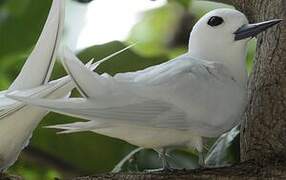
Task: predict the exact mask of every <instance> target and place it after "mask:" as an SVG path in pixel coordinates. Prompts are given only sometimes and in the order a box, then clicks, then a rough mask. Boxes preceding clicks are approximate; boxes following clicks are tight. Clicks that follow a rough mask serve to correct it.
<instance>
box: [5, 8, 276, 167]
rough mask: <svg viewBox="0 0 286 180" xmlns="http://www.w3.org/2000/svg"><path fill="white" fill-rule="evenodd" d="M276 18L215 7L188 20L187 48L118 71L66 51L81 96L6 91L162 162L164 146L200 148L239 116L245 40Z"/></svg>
mask: <svg viewBox="0 0 286 180" xmlns="http://www.w3.org/2000/svg"><path fill="white" fill-rule="evenodd" d="M280 21H281V20H279V19H276V20H271V21H266V22H262V23H257V24H249V23H248V20H247V18H246V16H245V15H244V14H243V13H241V12H239V11H237V10H233V9H217V10H213V11H211V12H209V13H207V14H206V15H204V16H203V17H202V18H201V19H200V20H199V21H198V22H197V23H196V24H195V26H194V27H193V30H192V32H191V34H190V39H189V49H188V52H187V53H185V54H183V55H181V56H179V57H177V58H174V59H172V60H170V61H168V62H165V63H162V64H159V65H156V66H152V67H149V68H147V69H144V70H140V71H136V72H127V73H119V74H116V75H115V76H110V75H108V74H102V75H99V74H97V73H94V72H92V71H90V70H89V69H88V68H86V67H85V66H84V65H83V64H82V63H81V62H80V61H79V60H78V59H77V58H76V57H75V56H74V55H73V54H72V53H71V52H69V51H66V52H65V53H66V57H67V58H66V59H64V61H63V65H64V67H65V69H66V70H67V72H68V73H69V74H70V76H71V77H72V79H73V81H74V82H75V84H76V86H77V88H78V90H79V91H80V92H81V94H82V95H83V98H69V99H58V100H49V99H43V98H29V97H21V96H20V95H17V94H12V95H9V97H11V98H14V99H16V100H19V101H23V102H25V103H28V104H32V105H36V106H39V107H43V108H45V109H48V110H51V111H55V112H58V113H62V114H66V115H71V116H75V117H79V118H83V119H87V120H89V121H87V122H76V123H71V124H63V125H56V126H52V127H53V128H59V129H64V130H65V131H64V132H66V133H70V132H79V131H93V132H95V133H99V134H103V135H107V136H110V137H113V138H119V139H122V140H124V141H127V142H129V143H131V144H134V145H137V146H140V147H144V148H152V149H155V150H157V151H159V152H160V153H161V156H162V159H163V168H165V169H166V168H169V165H168V163H167V161H166V158H165V150H166V149H167V148H172V147H186V148H195V149H196V150H197V151H198V152H202V151H203V143H202V138H203V137H218V136H219V135H221V134H223V133H224V132H226V131H228V130H230V129H231V128H233V127H234V126H236V125H237V124H239V123H240V117H241V115H242V113H243V111H244V109H245V105H246V99H247V98H246V82H247V78H248V76H247V72H246V64H245V58H246V51H247V42H248V41H249V40H250V39H251V38H252V37H254V36H255V35H257V34H258V33H260V32H262V31H264V30H266V29H267V28H269V27H271V26H273V25H275V24H277V23H278V22H280ZM200 154H201V153H200ZM200 163H203V160H202V158H201V159H200Z"/></svg>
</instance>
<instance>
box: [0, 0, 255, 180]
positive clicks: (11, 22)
mask: <svg viewBox="0 0 286 180" xmlns="http://www.w3.org/2000/svg"><path fill="white" fill-rule="evenodd" d="M51 2H52V1H51V0H41V1H39V0H0V89H1V90H4V89H7V88H8V87H9V85H10V84H11V82H12V81H13V80H14V79H15V78H16V76H17V74H18V73H19V71H20V69H21V67H22V65H23V64H24V62H25V60H26V58H27V56H28V55H29V53H30V52H31V50H32V48H33V46H34V45H35V43H36V41H37V38H38V36H39V34H40V32H41V29H42V27H43V25H44V23H45V20H46V17H47V14H48V11H49V8H50V5H51ZM221 7H228V8H232V7H231V6H228V5H225V4H221V3H214V2H208V1H198V0H156V1H154V0H136V1H135V0H93V1H92V0H66V20H65V30H64V37H63V39H62V41H63V42H62V43H64V44H66V45H67V46H69V47H70V48H72V49H73V50H74V51H75V52H77V53H78V56H79V57H80V59H81V60H82V61H84V62H87V61H88V60H90V59H91V58H95V60H100V59H101V58H103V57H105V56H107V55H109V54H111V53H113V52H115V51H118V50H120V49H122V48H124V47H126V46H128V45H129V44H133V43H137V45H136V46H135V47H133V48H132V49H131V50H128V51H126V52H124V53H122V54H120V55H118V56H116V57H115V58H113V60H111V61H108V62H106V63H104V64H103V65H101V66H100V68H98V72H99V73H102V72H107V73H109V74H115V73H117V72H126V71H134V70H139V69H143V68H145V67H148V66H151V65H154V64H159V63H162V62H164V61H166V60H169V59H171V58H173V57H175V56H177V55H179V54H181V53H184V52H185V51H186V50H187V49H186V48H187V44H188V38H189V32H190V31H191V29H192V26H193V25H194V23H195V22H196V21H197V20H198V19H199V18H200V17H201V16H202V15H204V14H205V13H206V12H208V11H210V10H212V9H216V8H221ZM255 45H256V42H255V40H252V42H251V43H250V44H249V51H248V56H247V65H248V70H249V71H251V66H252V59H253V55H254V53H255ZM63 75H65V71H64V70H63V68H62V66H61V65H60V63H57V64H56V66H55V68H54V72H53V79H56V78H58V77H61V76H63ZM77 95H78V93H77V92H76V91H75V92H74V96H77ZM74 121H80V120H79V119H75V118H71V117H67V116H63V115H59V114H55V113H50V114H49V115H48V116H46V117H45V118H44V120H43V121H42V123H41V124H40V125H39V126H38V129H37V130H36V131H35V132H34V134H33V138H32V140H31V143H30V145H29V146H28V147H27V148H26V149H25V150H24V151H23V153H22V154H21V156H20V157H19V160H18V161H17V163H16V164H15V165H14V166H13V167H12V168H10V169H9V172H10V173H13V174H18V175H21V176H23V177H24V178H25V179H28V180H34V179H35V180H38V179H47V180H48V179H53V178H54V177H60V178H65V177H71V176H79V175H87V174H96V173H102V172H109V171H111V170H113V169H114V168H115V167H116V168H115V169H114V171H134V170H136V171H142V170H143V169H151V168H158V167H161V164H160V160H159V158H158V156H157V155H156V153H154V152H153V151H151V150H142V151H139V152H138V153H136V154H135V155H134V156H127V155H128V154H129V153H131V152H132V151H134V150H136V148H137V147H134V146H132V145H130V144H127V143H125V142H122V141H120V140H117V139H111V138H108V137H105V136H101V135H97V134H95V133H89V132H86V133H77V134H67V135H57V134H56V131H55V130H51V129H45V128H43V126H46V125H52V124H59V123H67V122H74ZM238 129H239V127H236V128H234V129H233V130H232V131H230V132H229V133H227V134H224V135H223V136H222V137H220V138H218V139H207V140H206V148H205V155H206V161H207V163H208V164H209V165H213V166H221V165H226V164H232V163H235V162H237V161H238V160H239V132H238ZM11 131H12V130H11ZM0 141H1V137H0ZM197 159H198V157H197V153H196V152H195V151H192V150H176V151H174V152H172V153H171V157H169V161H170V162H171V164H172V166H173V167H177V168H183V167H184V168H196V167H198V164H197Z"/></svg>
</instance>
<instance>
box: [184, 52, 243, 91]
mask: <svg viewBox="0 0 286 180" xmlns="http://www.w3.org/2000/svg"><path fill="white" fill-rule="evenodd" d="M246 52H247V51H246V48H241V49H233V50H232V49H227V50H225V52H223V53H221V52H218V51H215V50H213V49H212V48H210V49H208V50H207V52H205V50H204V51H202V49H201V48H197V49H189V53H190V54H191V56H193V57H196V58H199V59H203V60H206V61H214V62H219V63H222V64H224V65H225V66H226V67H227V68H228V69H229V71H230V73H231V75H232V76H233V77H234V79H235V80H236V81H237V82H239V84H241V85H242V86H243V87H245V86H246V83H247V78H248V75H247V70H246V61H245V59H246Z"/></svg>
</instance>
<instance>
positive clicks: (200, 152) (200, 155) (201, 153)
mask: <svg viewBox="0 0 286 180" xmlns="http://www.w3.org/2000/svg"><path fill="white" fill-rule="evenodd" d="M199 166H200V168H204V167H206V164H205V157H204V153H203V151H199Z"/></svg>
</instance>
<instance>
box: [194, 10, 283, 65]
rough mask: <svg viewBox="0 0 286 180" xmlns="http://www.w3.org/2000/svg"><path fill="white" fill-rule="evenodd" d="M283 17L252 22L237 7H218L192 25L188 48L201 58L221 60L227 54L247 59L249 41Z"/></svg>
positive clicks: (227, 55) (228, 56)
mask: <svg viewBox="0 0 286 180" xmlns="http://www.w3.org/2000/svg"><path fill="white" fill-rule="evenodd" d="M280 21H281V20H280V19H275V20H271V21H265V22H261V23H256V24H249V22H248V20H247V18H246V16H245V15H244V14H243V13H241V12H239V11H237V10H234V9H226V8H223V9H216V10H213V11H211V12H209V13H207V14H206V15H204V16H203V17H202V18H201V19H200V20H199V21H198V22H197V23H196V24H195V26H194V27H193V30H192V32H191V35H190V41H189V51H190V53H191V54H193V55H194V56H198V58H203V59H205V60H211V61H219V60H223V58H224V57H226V58H228V59H229V58H232V59H235V57H236V56H239V55H243V58H242V57H239V58H241V59H243V60H244V59H245V52H246V44H247V42H248V41H249V40H250V39H251V38H252V37H254V36H256V35H257V34H259V33H260V32H263V31H264V30H266V29H268V28H269V27H272V26H273V25H275V24H277V23H279V22H280Z"/></svg>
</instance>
